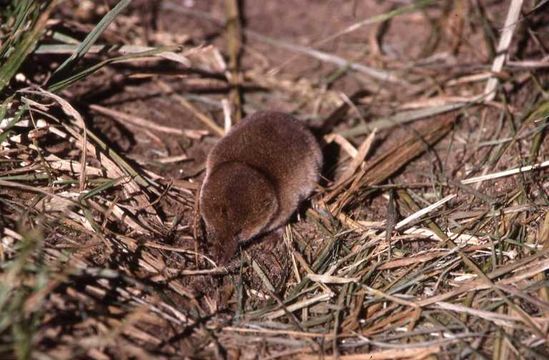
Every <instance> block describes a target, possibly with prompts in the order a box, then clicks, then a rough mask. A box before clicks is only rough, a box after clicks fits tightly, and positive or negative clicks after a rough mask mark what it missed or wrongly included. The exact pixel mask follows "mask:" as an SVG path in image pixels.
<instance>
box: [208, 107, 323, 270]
mask: <svg viewBox="0 0 549 360" xmlns="http://www.w3.org/2000/svg"><path fill="white" fill-rule="evenodd" d="M321 165H322V153H321V150H320V147H319V145H318V143H317V141H316V139H315V138H314V136H313V135H312V133H311V132H310V131H309V130H308V129H307V128H306V127H305V126H303V125H302V124H301V123H299V122H298V121H297V120H296V119H294V118H293V117H292V116H290V115H288V114H285V113H280V112H270V111H269V112H257V113H255V114H253V115H251V116H248V117H246V118H245V119H243V120H242V121H240V122H239V123H238V124H236V125H235V126H234V127H233V128H232V129H231V130H230V131H229V132H228V133H227V134H226V135H225V136H224V137H223V138H222V139H221V140H219V142H218V143H217V144H216V145H215V146H214V148H213V149H212V150H211V152H210V153H209V155H208V158H207V160H206V177H205V179H204V181H203V183H202V188H201V190H200V199H199V201H200V214H201V216H202V219H203V220H204V223H205V225H206V233H207V238H208V245H209V248H210V251H211V252H212V255H213V256H214V258H215V259H216V261H217V262H218V263H220V264H225V263H227V262H228V261H229V260H230V259H231V258H232V257H233V256H234V255H235V253H236V252H237V250H238V248H239V245H241V244H243V243H245V242H247V241H249V240H251V239H254V238H257V237H258V236H260V235H263V234H266V233H268V232H271V231H273V230H276V229H278V228H280V227H281V226H283V225H285V224H286V223H287V222H288V219H289V218H290V216H291V215H292V214H293V213H294V212H295V210H296V208H297V206H298V204H299V203H300V202H301V201H302V200H303V199H305V198H306V197H307V196H309V195H310V194H311V192H312V190H313V188H314V186H315V184H316V182H317V181H318V178H319V172H320V168H321Z"/></svg>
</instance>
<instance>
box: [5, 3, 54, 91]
mask: <svg viewBox="0 0 549 360" xmlns="http://www.w3.org/2000/svg"><path fill="white" fill-rule="evenodd" d="M58 3H59V0H53V1H51V2H47V1H46V2H43V4H46V5H43V4H39V3H38V2H33V6H32V7H24V6H23V7H22V8H21V10H20V13H19V14H18V15H17V19H16V24H18V23H20V22H24V25H26V23H27V21H24V20H28V19H31V18H32V20H31V22H32V24H31V25H30V26H29V27H28V30H27V31H25V32H24V34H23V35H21V39H20V41H18V40H17V39H15V38H14V37H15V36H17V35H16V34H13V33H12V36H13V37H12V38H14V39H15V40H13V41H12V42H11V43H10V45H9V46H8V45H7V44H5V46H3V47H2V50H1V51H0V53H3V54H4V57H5V59H4V57H2V58H0V60H1V61H2V62H1V64H0V91H2V90H3V89H4V88H5V87H6V86H7V85H8V84H9V82H10V81H11V79H12V78H13V76H14V75H15V73H16V72H17V70H19V67H20V66H21V64H22V63H23V61H25V59H26V58H27V56H28V55H29V54H30V53H31V52H32V50H33V49H34V47H35V46H36V43H37V42H38V40H39V39H40V38H41V37H42V33H43V32H44V29H45V28H46V24H47V21H48V20H49V18H50V13H51V12H52V10H53V9H54V7H55V6H56V5H57V4H58ZM23 5H26V3H24V4H23ZM29 6H30V5H29ZM41 6H45V8H44V10H42V11H41V10H40V7H41ZM38 11H40V14H39V15H36V12H38ZM33 17H34V18H33ZM25 27H26V26H25Z"/></svg>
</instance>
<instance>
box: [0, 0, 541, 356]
mask: <svg viewBox="0 0 549 360" xmlns="http://www.w3.org/2000/svg"><path fill="white" fill-rule="evenodd" d="M228 3H231V1H227V2H225V1H219V0H218V1H215V0H211V1H210V0H163V1H160V0H158V1H146V0H135V1H133V2H132V4H131V5H130V6H129V7H128V8H127V9H126V10H125V11H124V12H123V13H122V14H121V15H120V16H118V17H117V19H116V20H115V21H114V22H113V24H111V26H109V27H108V29H107V30H106V31H105V33H104V34H103V35H102V36H101V37H100V39H99V41H98V43H100V44H124V45H139V46H154V47H158V46H173V45H183V49H184V50H183V51H182V53H183V54H184V56H185V57H186V58H187V59H188V60H189V62H190V65H189V66H188V65H183V64H180V63H176V62H173V61H169V60H161V61H159V60H158V58H153V59H149V58H147V59H142V60H133V61H131V62H120V63H114V64H111V65H109V66H106V67H103V68H101V69H100V70H99V71H97V72H96V73H94V74H93V75H91V76H89V77H87V78H85V79H83V80H81V81H79V82H77V83H75V84H74V85H73V86H71V87H69V88H67V89H65V90H63V91H62V92H61V93H60V94H59V95H60V96H62V97H63V98H64V99H66V100H67V101H68V102H69V103H70V104H71V105H72V106H74V108H75V109H76V110H77V111H78V113H79V114H81V115H82V118H83V119H84V121H85V124H86V126H87V128H88V129H89V130H90V131H91V132H92V133H94V134H95V135H97V137H98V139H99V140H102V141H104V142H105V143H106V144H107V145H108V147H110V148H111V149H112V150H113V151H114V152H116V153H117V154H119V155H120V156H122V157H123V159H124V160H125V161H127V163H128V164H130V166H131V167H132V168H133V169H134V170H135V171H137V173H138V174H140V175H142V176H144V177H145V178H147V179H148V180H147V181H149V180H150V181H149V182H148V184H149V185H148V186H143V185H139V189H140V191H137V192H134V193H131V192H129V191H128V190H127V188H125V187H124V186H121V187H114V188H113V189H109V190H107V191H105V192H104V193H101V195H100V196H101V200H97V202H95V203H93V204H94V205H89V206H90V208H89V213H85V215H84V216H83V217H86V216H89V217H91V218H93V219H95V222H96V223H97V224H98V226H99V228H100V229H103V230H102V231H98V230H97V227H95V226H92V227H91V228H88V227H85V226H84V225H82V226H76V225H74V224H72V223H71V222H75V223H78V224H79V221H80V220H78V219H76V218H74V219H72V220H69V219H68V218H67V219H66V220H60V219H61V218H56V217H55V215H50V213H49V212H48V211H49V210H47V209H49V208H51V207H54V205H55V204H54V205H47V204H46V205H44V207H43V208H42V209H41V210H37V211H36V212H34V211H32V210H29V209H27V210H25V211H27V212H28V213H29V214H28V216H29V219H28V220H23V221H21V212H20V211H16V210H13V209H15V208H16V207H15V206H14V207H13V209H12V208H11V207H9V206H8V205H6V204H8V203H10V202H14V203H15V199H16V198H17V199H19V201H20V199H21V198H22V197H23V198H24V199H26V202H27V203H30V202H33V201H35V200H36V204H38V205H37V207H36V208H37V209H40V206H39V205H42V203H41V202H40V201H43V200H37V199H35V197H33V196H31V195H30V194H29V193H27V192H25V191H24V189H23V190H22V189H16V190H14V189H6V188H5V189H2V190H0V196H1V197H3V198H6V199H8V200H9V201H8V200H6V201H7V202H6V203H4V205H2V210H3V212H4V214H5V215H4V216H3V217H4V219H3V222H4V223H5V224H4V226H6V227H8V224H18V226H19V227H20V228H21V226H22V225H21V223H27V225H29V224H30V225H29V226H30V227H31V228H40V229H41V230H40V231H41V232H42V234H43V238H44V245H43V249H44V250H43V251H44V253H43V257H44V260H45V261H46V262H47V263H49V264H51V266H52V267H53V268H55V269H58V270H56V271H59V268H64V267H66V269H65V270H66V272H65V273H64V272H55V274H56V276H52V277H51V279H52V280H51V282H49V283H48V284H50V285H49V286H50V288H49V290H50V291H51V293H50V295H49V296H48V297H45V298H44V299H43V300H42V302H41V304H42V306H43V314H44V317H43V318H42V320H41V321H40V325H39V327H38V328H39V330H38V331H37V333H36V336H35V337H34V338H33V343H34V344H35V346H36V348H37V349H39V350H38V351H39V352H40V354H45V355H48V356H52V357H53V358H69V357H74V358H93V359H107V358H181V357H186V358H196V359H198V358H229V359H239V358H240V359H253V358H257V359H267V358H269V359H274V358H304V359H309V358H311V359H315V358H330V359H331V358H338V357H339V358H341V359H367V358H368V357H367V356H368V354H369V353H372V354H373V353H379V354H378V355H375V356H379V357H373V358H379V359H390V358H407V359H408V358H409V359H412V358H417V359H419V358H428V359H435V358H475V359H477V358H478V359H486V358H498V359H504V358H517V359H518V358H536V357H537V358H543V357H544V356H549V350H548V348H547V346H546V341H547V329H548V326H549V318H548V317H547V316H548V315H547V314H548V309H549V299H548V298H545V297H544V296H546V295H543V291H545V290H546V289H547V284H546V280H545V277H544V274H545V273H546V272H547V267H546V265H547V262H548V260H547V254H546V253H545V252H542V251H545V250H546V249H547V246H549V245H548V244H549V242H548V241H549V239H547V238H544V236H545V234H549V223H548V221H549V220H548V217H547V215H546V214H547V209H548V206H549V198H548V190H549V178H548V175H549V172H548V170H547V168H541V169H534V170H532V171H526V172H523V173H522V174H518V175H513V176H502V177H500V178H495V179H490V180H488V181H480V182H473V183H470V184H467V183H463V182H462V181H463V180H465V179H469V178H473V177H477V176H480V175H487V174H488V175H490V174H494V173H498V172H500V171H505V170H508V169H514V168H517V167H521V166H526V165H531V164H540V163H543V162H544V161H545V162H546V161H547V160H548V159H549V144H548V142H547V138H546V134H547V128H546V126H547V123H548V120H547V111H546V110H545V112H540V109H542V110H543V109H544V108H543V106H546V105H544V104H547V101H548V100H547V99H549V93H548V91H547V89H548V88H549V87H548V84H549V76H548V75H549V73H548V72H547V69H548V66H547V64H548V63H547V59H548V56H549V27H548V26H547V24H548V23H549V11H548V10H549V8H548V7H547V6H545V5H542V6H541V8H536V7H535V6H536V5H535V2H534V1H525V5H524V8H523V12H522V15H523V16H522V17H521V20H520V24H519V26H518V27H517V30H516V31H515V33H514V34H513V41H512V43H511V46H510V48H509V63H508V65H506V66H505V68H504V69H503V71H501V72H500V73H498V74H495V75H496V76H497V77H498V79H499V80H500V81H499V86H498V95H497V96H496V98H495V99H494V100H491V101H488V102H483V101H472V100H471V99H472V98H474V97H475V96H476V95H478V94H482V93H483V91H484V89H485V86H486V82H487V79H488V78H489V77H490V76H492V75H494V74H491V73H490V68H491V65H492V62H493V59H494V56H495V54H497V52H496V50H495V47H496V45H497V43H498V41H499V38H500V35H501V33H502V31H503V24H504V20H505V17H506V15H507V12H508V10H509V3H510V1H487V0H486V1H480V0H471V1H459V0H458V1H440V2H434V3H432V2H431V3H430V4H429V5H427V6H425V7H423V8H420V9H417V8H414V9H410V10H404V11H402V9H407V7H410V6H411V5H410V4H412V3H414V2H413V1H374V0H364V1H357V0H354V1H353V0H281V1H251V0H243V1H239V2H238V4H239V5H240V8H239V9H240V22H241V34H242V47H241V51H240V61H239V67H238V73H239V77H240V78H239V83H238V88H239V90H240V97H241V104H242V106H241V110H242V112H243V114H244V115H245V114H252V113H254V112H255V111H259V110H277V111H284V112H288V113H291V114H293V115H295V116H296V117H297V118H298V119H299V120H301V121H303V122H304V123H306V124H307V125H308V126H310V127H311V128H312V129H313V130H314V131H315V133H316V134H317V135H318V136H319V141H320V142H321V143H322V144H323V151H324V157H325V165H324V170H323V174H322V175H323V180H322V181H321V184H320V185H319V187H318V189H317V190H316V191H315V193H314V195H313V196H312V198H311V199H310V200H308V201H306V202H305V204H303V205H302V206H301V208H300V209H299V211H298V212H297V213H296V215H295V216H293V218H292V221H291V224H290V225H289V226H288V227H287V228H286V229H285V230H284V235H283V236H282V235H281V234H274V235H271V236H270V237H271V239H260V240H259V241H254V242H253V243H252V244H250V245H249V246H246V247H245V248H244V249H243V250H242V252H241V253H240V254H239V255H238V256H237V257H236V258H235V259H234V260H233V261H232V263H231V264H230V265H229V266H228V269H220V268H217V267H215V266H213V265H212V264H211V263H210V262H209V261H208V260H207V259H206V258H205V257H204V256H203V255H208V248H207V245H206V244H205V242H204V241H203V240H204V239H203V235H202V234H201V226H200V222H199V219H198V218H197V215H196V202H195V198H196V194H197V191H198V188H199V186H200V183H201V180H202V178H203V176H204V167H205V164H204V163H205V158H206V155H207V153H208V151H209V150H210V149H211V148H212V146H213V145H214V144H215V142H216V141H217V140H218V138H219V136H218V134H216V133H215V131H213V130H212V127H211V126H208V125H207V124H206V122H205V120H204V117H205V118H208V119H213V121H214V122H215V123H216V124H217V126H218V127H220V128H223V124H224V119H225V112H224V106H227V105H229V106H232V107H231V109H232V110H233V112H232V114H233V117H232V119H233V120H234V119H235V117H234V114H235V112H234V111H235V102H234V101H233V100H234V97H232V96H233V95H231V94H234V86H233V84H232V83H231V81H230V79H231V73H230V72H231V69H230V66H229V64H230V53H231V51H232V50H231V48H230V45H229V44H230V35H229V34H228V31H227V28H226V26H225V21H226V18H227V4H228ZM416 3H422V2H416ZM423 3H428V2H425V1H424V2H423ZM538 3H539V2H538ZM113 4H114V2H111V1H96V2H93V1H80V2H74V1H66V2H64V3H63V5H62V6H61V7H60V8H59V9H58V10H57V11H56V12H55V17H54V19H55V20H52V21H53V22H52V24H51V27H50V29H52V30H55V31H58V32H61V33H64V34H69V35H70V36H72V37H74V38H76V39H82V38H83V37H84V36H85V35H86V34H87V33H89V32H90V31H91V29H92V28H93V26H94V25H95V24H97V23H98V21H99V20H100V19H101V18H102V17H103V16H104V15H105V13H106V11H108V9H111V8H112V6H113ZM416 5H417V4H416ZM528 9H535V10H533V11H532V12H531V13H528ZM391 11H393V12H394V11H397V12H399V13H398V14H396V15H394V17H391V18H390V19H389V20H387V21H379V20H380V19H377V21H371V23H370V24H367V25H364V26H360V27H357V28H356V29H352V30H349V31H348V32H347V33H344V34H341V33H340V32H341V31H343V30H344V29H349V27H352V26H356V24H358V23H360V22H361V21H363V20H365V19H374V20H376V18H375V16H377V15H379V14H388V13H390V12H391ZM47 42H50V43H55V40H54V39H52V38H48V40H47V41H46V43H47ZM106 56H107V55H105V54H96V55H92V56H87V57H85V58H84V59H83V60H82V64H94V63H96V62H97V61H98V60H99V59H102V58H104V57H106ZM64 58H65V57H64V56H63V55H52V54H49V55H48V54H46V55H44V54H34V55H33V56H32V57H31V60H30V61H27V62H26V63H25V64H24V66H23V68H22V69H21V72H22V73H23V74H26V75H27V78H28V79H29V82H30V83H32V84H43V83H44V82H45V81H46V80H47V76H46V75H44V74H48V73H50V72H51V71H52V70H53V69H55V68H56V67H57V66H58V65H59V64H60V63H61V62H62V61H63V60H64ZM342 59H343V60H342ZM338 61H344V63H345V64H344V65H343V66H341V64H340V63H339V65H338V64H336V62H338ZM351 63H352V64H358V65H359V66H357V67H355V68H353V66H352V65H351ZM532 64H533V65H532ZM361 66H362V67H361ZM372 69H373V70H375V71H377V72H375V71H373V70H372ZM380 74H381V75H380ZM25 85H29V84H28V83H27V84H25ZM12 86H13V88H18V87H21V88H22V87H23V84H12ZM42 100H43V99H42ZM36 101H38V102H40V100H36ZM52 102H53V100H51V99H50V100H48V101H47V103H48V104H50V105H51V103H52ZM463 103H467V104H466V105H463ZM224 104H225V105H224ZM449 105H456V107H455V109H454V110H445V111H442V110H440V109H442V108H444V107H445V106H449ZM52 107H54V106H53V105H52ZM421 109H423V110H425V111H427V115H417V113H416V112H417V111H419V110H421ZM55 111H57V113H56V114H57V115H58V116H63V115H62V114H63V112H62V111H60V110H59V109H57V110H55ZM109 111H110V112H109ZM112 111H115V112H112ZM429 111H431V113H429ZM536 111H538V112H536ZM429 114H431V115H429ZM533 114H534V115H533ZM540 114H541V115H540ZM416 115H417V118H414V116H416ZM136 119H141V120H144V121H145V122H146V124H148V125H147V126H143V125H139V124H138V123H136ZM402 119H404V120H402ZM374 128H375V129H376V132H375V134H374V137H373V142H372V145H371V147H370V150H369V151H368V152H367V153H366V154H365V155H363V160H364V161H360V162H359V163H357V165H356V169H355V171H354V172H353V173H352V174H351V176H350V177H348V178H347V179H344V180H345V181H343V182H339V181H340V180H341V179H342V176H344V175H345V174H346V169H348V168H349V167H350V166H352V161H351V157H352V156H354V155H355V152H356V150H358V151H359V155H360V149H362V148H363V146H365V144H366V143H367V141H368V140H367V139H368V137H369V136H370V135H371V134H372V130H373V129H374ZM161 129H166V130H161ZM174 129H175V130H174ZM176 130H179V131H183V132H184V134H181V133H180V132H178V131H176ZM334 134H338V135H341V136H339V138H337V139H336V140H335V141H334V140H333V139H334V137H333V135H334ZM330 136H332V137H330ZM90 141H91V140H90ZM94 141H95V140H94ZM74 144H75V142H72V143H69V142H68V141H66V140H64V139H60V138H59V137H55V136H46V137H44V138H41V139H40V140H39V141H38V146H39V147H40V148H41V149H43V155H44V156H45V155H49V154H54V155H56V156H58V157H60V158H62V159H70V160H74V161H76V162H78V161H80V159H81V153H80V152H78V151H75V149H74ZM342 144H343V145H342ZM349 149H351V150H349ZM349 151H350V152H349ZM353 151H355V152H353ZM359 155H357V156H359ZM99 159H100V157H99V156H94V155H93V154H90V157H89V160H88V161H89V164H90V166H95V167H98V168H101V167H102V166H104V164H103V163H102V162H101V160H99ZM29 162H32V161H31V159H29ZM14 169H16V167H15V166H13V165H9V164H7V165H6V164H5V165H2V168H0V170H2V176H5V175H6V174H13V173H14V172H15V171H16V170H14ZM63 174H65V173H63ZM63 176H65V180H68V179H69V178H70V175H68V173H67V174H65V175H63ZM109 177H110V176H109ZM73 179H78V178H77V176H74V177H73ZM151 184H152V185H151ZM43 186H44V189H46V188H47V186H49V185H47V184H46V183H44V184H43ZM75 186H76V185H75ZM71 189H72V188H71ZM51 191H56V192H58V193H60V194H62V193H61V191H69V188H61V187H59V188H55V190H53V188H52V190H51ZM71 191H72V190H71ZM140 196H143V197H144V199H147V201H149V203H150V204H148V205H147V202H146V201H145V203H142V202H141V200H140V199H141V198H140ZM441 199H447V200H444V203H443V204H442V205H441V206H440V207H437V208H435V209H433V210H432V211H430V212H427V213H426V214H425V215H423V217H421V219H420V221H418V220H416V221H413V222H411V223H410V224H409V225H402V227H399V225H398V224H399V222H400V221H402V220H403V219H406V218H408V217H409V216H410V215H412V214H414V213H416V212H417V211H419V210H420V209H423V208H426V207H428V206H430V205H431V204H433V203H435V202H437V201H439V200H441ZM52 201H53V200H52ZM116 204H120V206H121V207H122V209H124V211H125V212H126V214H127V215H128V218H126V217H125V216H124V215H120V216H118V215H116V219H115V220H113V219H114V218H113V217H112V216H114V215H112V214H115V213H116V209H115V208H116V206H115V205H116ZM48 206H49V207H48ZM79 213H80V212H79ZM111 215H112V216H111ZM132 216H133V217H132ZM128 219H131V221H130V220H128ZM135 223H137V225H136V224H135ZM38 224H42V225H40V226H39V225H38ZM13 226H15V225H13ZM395 226H396V227H395ZM140 229H141V230H140ZM143 229H145V230H143ZM441 233H442V234H443V235H440V234H441ZM386 234H388V235H386ZM432 234H435V235H432ZM454 235H455V236H454ZM449 238H451V241H450V240H448V239H449ZM460 241H464V243H463V244H461V243H460ZM452 242H453V243H454V245H453V246H456V245H455V244H458V245H460V246H462V248H460V249H461V250H459V251H458V250H456V248H454V247H453V246H451V245H449V244H451V243H452ZM387 244H389V246H387ZM452 249H453V250H452ZM5 251H6V250H5ZM536 251H537V252H538V253H536ZM6 253H10V252H9V251H6ZM61 254H65V255H64V256H68V257H69V258H71V260H61V259H62V256H61ZM536 254H537V255H536ZM525 259H531V260H528V261H530V262H527V260H525ZM529 266H530V267H529ZM536 266H537V267H536ZM69 269H71V270H70V271H69ZM532 269H538V270H537V272H536V274H535V275H532V274H531V273H532V271H533V270H532ZM515 270H516V272H515ZM520 271H522V272H520ZM528 271H530V272H528ZM479 272H480V273H479ZM481 274H487V275H485V276H487V277H486V279H489V280H487V281H488V283H491V285H486V284H485V283H481V282H480V281H481V280H482V279H484V278H483V276H482V275H481ZM521 274H522V277H521V276H519V275H521ZM315 276H316V277H315ZM322 276H324V277H323V278H322ZM537 276H539V277H537ZM479 279H480V280H479ZM506 279H507V280H509V279H512V280H513V279H514V280H513V281H515V283H514V284H513V283H509V282H506ZM517 279H518V280H517ZM467 281H469V282H467ZM475 281H476V282H475ZM463 289H469V290H467V291H466V290H463ZM327 294H329V296H328V295H327ZM322 296H325V297H322ZM315 299H316V300H315ZM431 300H432V301H431ZM307 301H310V303H308V302H307ZM418 304H419V305H418ZM294 305H295V308H292V307H291V306H294ZM289 309H290V310H289ZM277 312H280V314H278V313H277ZM532 324H533V325H532ZM532 329H537V330H538V331H539V332H536V330H532ZM320 333H321V334H322V336H320V335H318V334H320ZM407 333H409V335H406V334H407ZM338 336H339V337H338ZM334 337H335V340H334ZM448 339H450V340H448ZM417 344H420V345H417ZM416 345H417V346H416ZM353 354H354V355H356V356H357V357H353ZM361 356H362V357H361ZM507 356H509V357H507Z"/></svg>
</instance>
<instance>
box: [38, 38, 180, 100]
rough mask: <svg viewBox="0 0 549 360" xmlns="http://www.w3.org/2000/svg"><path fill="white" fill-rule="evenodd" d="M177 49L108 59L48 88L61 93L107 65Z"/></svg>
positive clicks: (162, 49)
mask: <svg viewBox="0 0 549 360" xmlns="http://www.w3.org/2000/svg"><path fill="white" fill-rule="evenodd" d="M176 49H177V48H173V47H161V48H157V49H153V50H148V51H143V52H139V53H135V54H128V55H122V56H117V57H114V58H110V59H106V60H103V61H101V62H99V63H97V64H95V65H93V66H90V67H89V68H86V69H84V70H82V71H81V72H79V73H76V74H74V75H71V76H68V77H67V78H64V79H60V80H59V81H57V82H54V83H52V84H51V85H50V86H49V87H48V90H49V91H51V92H59V91H61V90H63V89H65V88H67V87H68V86H70V85H72V84H74V83H75V82H77V81H79V80H82V79H84V78H86V77H88V76H89V75H91V74H93V73H95V72H96V71H97V70H99V69H101V68H102V67H104V66H106V65H109V64H114V63H120V62H124V61H129V60H134V59H139V58H144V57H150V56H154V55H157V54H160V53H164V52H166V51H173V50H176Z"/></svg>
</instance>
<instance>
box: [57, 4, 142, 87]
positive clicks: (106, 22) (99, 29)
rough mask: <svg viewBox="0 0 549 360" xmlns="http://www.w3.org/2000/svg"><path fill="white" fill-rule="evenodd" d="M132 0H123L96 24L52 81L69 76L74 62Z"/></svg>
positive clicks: (60, 67)
mask: <svg viewBox="0 0 549 360" xmlns="http://www.w3.org/2000/svg"><path fill="white" fill-rule="evenodd" d="M130 2H131V0H122V1H120V2H119V3H118V4H116V6H115V7H114V8H112V10H111V11H109V12H108V13H107V14H106V15H105V16H104V17H103V18H102V19H101V21H100V22H99V23H98V24H97V25H96V26H95V28H94V29H93V30H92V31H91V32H90V33H89V34H88V36H86V38H85V39H84V40H83V41H82V43H81V44H80V45H79V46H78V48H77V49H76V51H75V52H74V53H73V54H72V55H71V56H70V57H69V58H68V59H67V60H65V61H64V62H63V64H61V65H60V66H59V67H58V68H57V70H55V72H54V73H53V76H52V80H51V82H52V83H55V82H59V81H60V80H61V79H62V78H64V77H65V76H67V74H68V72H69V71H70V69H71V68H72V67H73V66H74V64H75V63H76V62H77V61H78V60H80V59H81V58H82V57H83V56H84V55H86V53H87V52H88V50H89V49H90V47H91V46H92V45H93V44H94V43H95V42H96V41H97V39H98V38H99V36H101V34H103V32H104V31H105V30H106V29H107V27H108V26H109V25H110V24H111V23H112V22H113V20H114V19H115V18H116V17H117V16H118V14H120V12H122V10H124V9H125V8H126V6H128V5H129V4H130Z"/></svg>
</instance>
